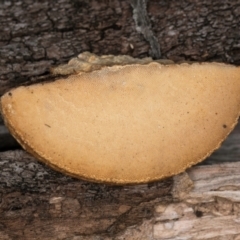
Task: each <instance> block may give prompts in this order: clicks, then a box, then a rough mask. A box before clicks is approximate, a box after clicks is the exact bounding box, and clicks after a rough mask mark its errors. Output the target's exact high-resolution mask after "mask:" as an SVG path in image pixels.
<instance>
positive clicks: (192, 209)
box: [0, 0, 240, 240]
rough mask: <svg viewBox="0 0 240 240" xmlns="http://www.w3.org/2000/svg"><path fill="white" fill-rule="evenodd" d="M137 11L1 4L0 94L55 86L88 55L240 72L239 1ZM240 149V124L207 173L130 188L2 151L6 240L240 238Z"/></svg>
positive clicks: (152, 4) (109, 4) (72, 2)
mask: <svg viewBox="0 0 240 240" xmlns="http://www.w3.org/2000/svg"><path fill="white" fill-rule="evenodd" d="M141 2H142V3H144V2H146V1H143V0H142V1H141ZM135 3H136V1H134V0H132V1H130V0H129V1H126V0H125V1H124V0H120V1H117V0H112V1H110V0H103V1H94V0H90V1H89V0H61V1H56V2H54V1H48V0H41V1H40V0H38V1H34V0H24V1H23V0H18V1H1V2H0V22H1V31H0V56H1V57H0V73H1V74H0V95H2V94H3V93H4V92H5V91H7V90H9V89H10V88H12V87H16V86H20V85H24V84H31V83H35V82H41V81H45V80H46V79H52V78H53V77H52V76H51V75H50V71H49V69H50V68H51V67H53V66H55V65H58V64H61V63H66V62H67V61H68V60H69V59H70V58H71V57H74V56H77V55H78V54H79V53H81V52H83V51H90V52H93V53H95V54H98V55H102V54H115V55H118V54H127V55H131V56H133V57H147V56H152V57H156V56H158V55H157V54H156V52H157V51H158V50H156V49H158V48H159V50H161V51H160V52H161V54H162V58H168V59H171V60H174V61H182V60H192V61H194V60H195V61H220V62H226V63H233V64H236V65H238V64H239V63H240V45H239V37H240V33H239V27H240V18H239V15H240V2H239V0H231V1H223V0H221V1H213V0H212V1H208V0H202V1H197V0H181V1H179V0H172V1H165V0H162V1H159V0H158V1H157V0H149V1H148V2H147V8H145V6H142V9H141V6H139V5H137V4H135ZM137 6H138V7H137ZM132 7H133V8H134V9H133V8H132ZM141 10H142V11H141ZM139 12H140V13H141V14H143V15H144V17H143V18H144V19H145V21H140V20H139V18H138V15H136V13H139ZM146 14H147V15H146ZM140 19H141V18H140ZM154 49H155V50H154ZM160 52H159V53H160ZM0 127H1V128H0V130H1V129H3V130H1V131H0V148H1V144H2V145H3V144H4V143H6V142H7V140H6V138H5V137H6V136H5V135H6V129H4V127H3V126H0ZM239 140H240V126H239V125H238V127H237V128H236V129H235V130H234V132H233V133H232V134H231V135H230V136H229V138H228V139H227V140H226V141H225V143H224V144H223V146H222V147H221V148H220V149H219V150H218V151H216V152H215V153H214V154H213V155H212V156H211V157H210V158H209V159H207V160H206V161H205V162H204V165H198V166H195V167H193V168H191V169H189V170H188V171H187V173H183V174H181V175H178V176H176V177H174V178H170V179H166V180H164V181H158V182H155V183H151V184H143V185H133V186H121V187H119V186H118V187H116V186H107V185H104V184H93V183H90V182H86V181H80V180H77V179H73V178H70V177H68V176H64V175H62V174H60V173H57V172H55V171H53V170H51V169H49V168H48V167H46V166H44V165H43V164H40V163H39V162H38V161H37V160H36V159H34V158H33V157H31V156H30V155H29V154H27V153H26V152H24V151H23V150H11V151H6V152H0V166H1V172H0V239H4V240H10V239H11V240H12V239H20V240H21V239H24V240H25V239H31V240H32V239H41V240H42V239H73V240H78V239H84V240H90V239H99V240H100V239H119V240H120V239H144V240H145V239H235V240H237V239H240V238H239V236H240V230H239V227H238V224H239V221H240V219H239V215H240V213H239V209H240V207H239V200H240V196H239V188H240V186H239V177H238V173H239V171H240V164H239V162H238V161H239V157H240V148H239V142H240V141H239ZM3 141H4V142H3ZM14 144H15V143H14ZM14 144H13V145H11V144H9V146H10V148H11V146H14V147H15V146H16V145H14ZM6 148H8V147H4V149H6Z"/></svg>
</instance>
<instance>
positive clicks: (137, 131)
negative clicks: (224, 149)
mask: <svg viewBox="0 0 240 240" xmlns="http://www.w3.org/2000/svg"><path fill="white" fill-rule="evenodd" d="M1 112H2V115H3V117H4V121H5V123H6V125H7V126H8V128H9V130H10V131H11V133H12V134H13V136H14V137H15V138H16V139H17V140H18V141H19V142H20V144H21V145H22V146H23V147H24V148H25V149H26V150H27V151H28V152H30V153H31V154H32V155H34V156H35V157H37V158H38V159H39V160H41V161H42V162H44V163H46V164H47V165H50V166H52V167H53V168H54V169H56V170H59V171H61V172H63V173H66V174H69V175H71V176H75V177H78V178H81V179H86V180H91V181H95V182H105V183H111V184H129V183H143V182H150V181H154V180H158V179H162V178H165V177H169V176H173V175H175V174H178V173H180V172H182V171H184V170H185V169H186V168H188V167H190V166H192V165H193V164H196V163H198V162H200V161H202V160H203V159H205V158H206V157H207V156H209V155H210V154H211V153H212V152H213V151H214V150H215V149H217V148H218V147H219V146H220V144H221V143H222V141H223V140H224V139H225V138H226V137H227V135H228V134H229V133H230V132H231V130H232V129H233V127H234V126H235V125H236V123H237V121H238V117H239V112H240V68H239V67H235V66H232V65H225V64H220V63H192V64H187V63H183V64H161V63H157V62H153V63H146V64H139V63H137V64H134V63H133V64H126V65H124V66H119V65H118V66H111V67H103V68H101V69H99V70H94V71H91V72H87V73H84V72H81V73H78V74H75V75H71V76H69V77H68V78H64V79H59V80H56V81H54V82H51V83H43V84H36V85H32V86H25V87H19V88H16V89H13V90H11V91H9V92H7V93H6V94H5V95H3V96H2V98H1Z"/></svg>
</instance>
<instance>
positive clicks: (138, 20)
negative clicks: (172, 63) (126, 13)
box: [130, 0, 161, 59]
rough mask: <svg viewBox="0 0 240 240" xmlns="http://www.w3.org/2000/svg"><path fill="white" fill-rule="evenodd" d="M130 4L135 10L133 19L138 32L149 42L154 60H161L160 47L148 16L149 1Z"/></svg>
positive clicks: (137, 0) (140, 0)
mask: <svg viewBox="0 0 240 240" xmlns="http://www.w3.org/2000/svg"><path fill="white" fill-rule="evenodd" d="M130 3H131V6H132V8H133V19H134V21H135V24H136V30H137V31H138V32H140V33H141V34H142V35H143V36H144V38H145V39H146V40H147V41H148V42H149V44H150V47H151V50H152V57H153V58H154V59H159V58H161V50H160V46H159V43H158V40H157V38H156V36H154V33H153V31H152V29H151V23H150V20H149V18H148V14H147V7H146V5H147V4H146V3H147V0H131V1H130Z"/></svg>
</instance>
